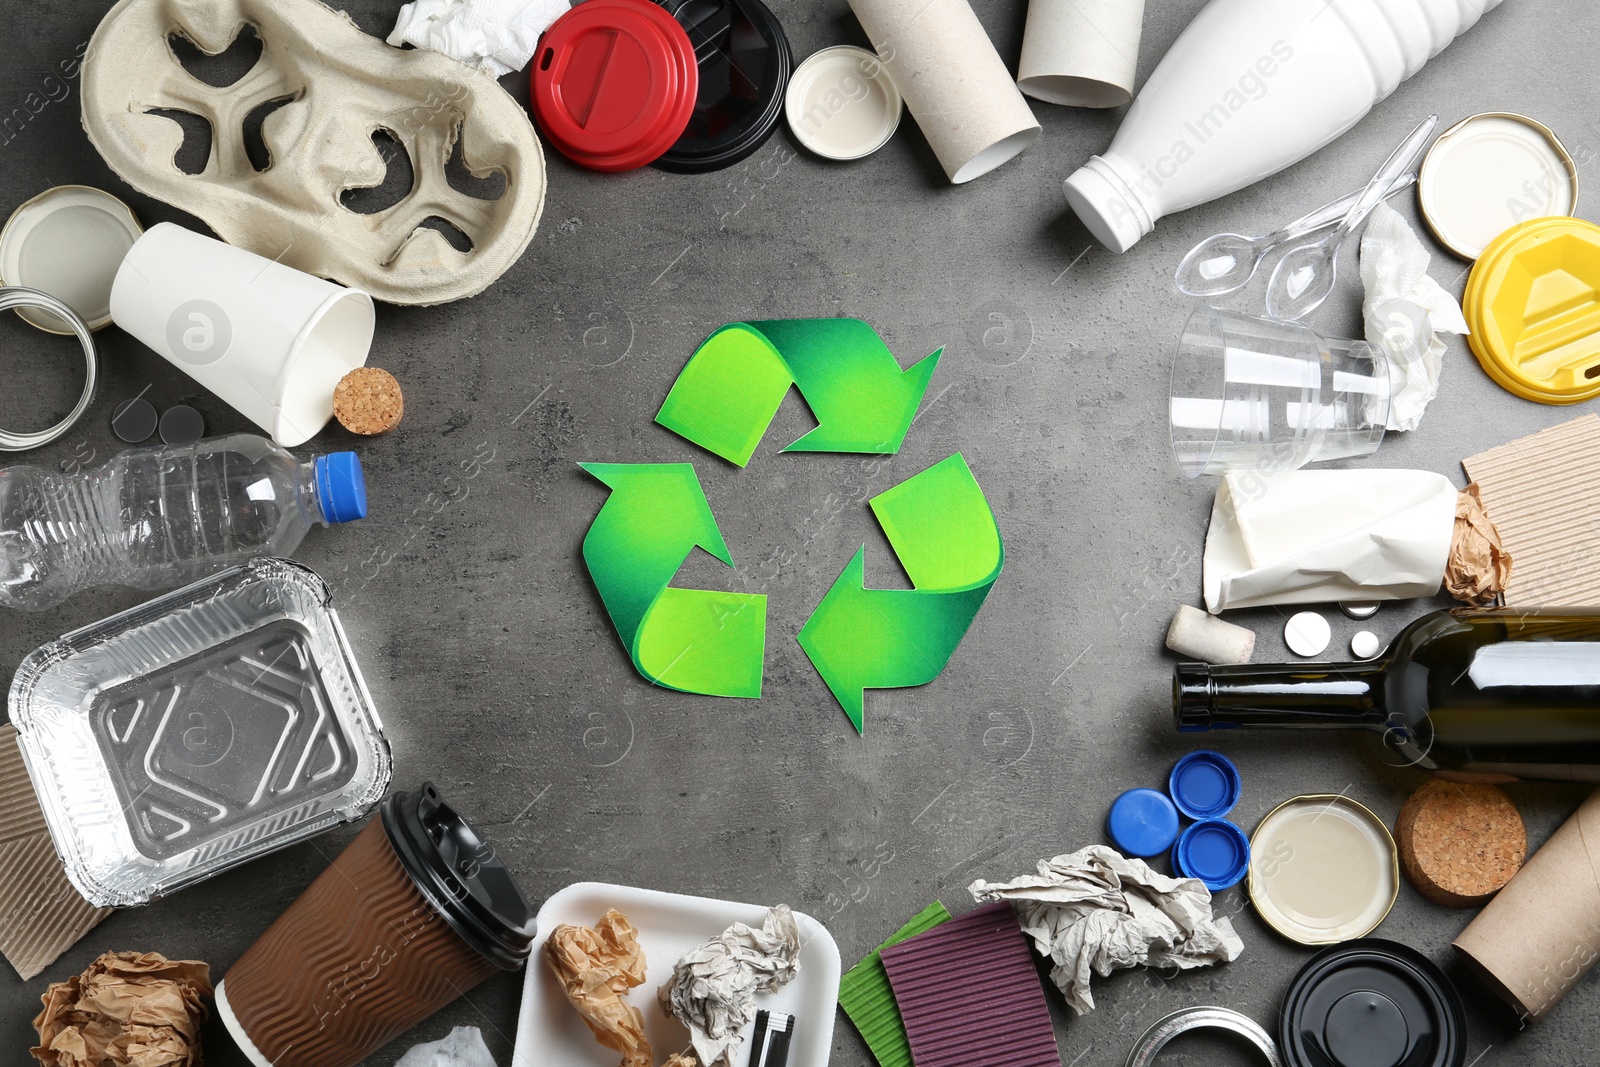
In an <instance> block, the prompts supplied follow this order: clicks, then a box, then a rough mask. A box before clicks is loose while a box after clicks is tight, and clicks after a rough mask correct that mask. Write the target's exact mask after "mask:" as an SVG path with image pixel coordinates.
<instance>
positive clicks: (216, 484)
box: [0, 434, 367, 611]
mask: <svg viewBox="0 0 1600 1067" xmlns="http://www.w3.org/2000/svg"><path fill="white" fill-rule="evenodd" d="M366 515H367V487H366V480H365V478H364V477H363V476H362V473H361V462H360V461H359V460H358V459H357V458H356V455H355V453H354V452H335V453H333V454H331V455H326V456H318V457H317V458H316V459H314V460H312V461H311V462H310V463H301V462H300V461H299V460H297V459H295V458H294V456H292V455H290V454H289V453H288V452H286V451H284V450H283V449H282V448H279V447H278V446H277V445H275V444H273V443H272V442H271V441H268V440H267V439H266V438H264V437H257V436H255V435H253V434H234V435H233V436H231V437H213V438H209V439H207V440H204V441H201V442H199V443H198V444H194V445H188V446H184V447H179V448H169V447H156V448H135V449H130V450H128V451H126V452H123V453H121V454H119V455H117V456H115V457H113V458H112V460H111V461H110V462H109V463H107V464H106V465H105V466H104V467H100V468H98V469H96V470H90V471H84V472H83V473H80V474H64V475H63V474H53V473H51V472H49V471H45V470H41V469H40V468H38V467H8V468H6V469H4V470H0V607H8V608H21V609H22V610H24V611H42V610H43V609H45V608H50V607H54V606H55V605H57V604H59V603H61V602H62V601H63V600H66V599H67V598H68V597H69V596H71V595H72V594H73V593H75V592H77V591H78V590H80V589H87V588H90V587H92V586H97V585H128V586H133V587H135V588H138V589H162V588H170V587H172V586H177V585H182V584H184V583H185V582H189V581H193V580H194V579H196V578H201V577H203V576H205V575H207V574H210V573H211V572H213V571H216V570H220V569H222V568H223V567H228V566H232V565H233V564H236V563H242V562H243V561H245V560H247V559H250V558H251V557H252V556H259V555H265V554H268V553H270V554H272V555H279V556H282V555H287V554H288V553H290V552H292V551H293V550H294V548H295V546H296V545H298V544H299V543H300V541H301V539H302V538H303V537H305V535H306V532H307V531H309V530H310V529H311V527H313V526H316V525H323V526H327V525H331V524H334V523H342V522H350V521H352V520H354V519H363V518H366Z"/></svg>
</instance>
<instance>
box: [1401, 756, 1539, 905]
mask: <svg viewBox="0 0 1600 1067" xmlns="http://www.w3.org/2000/svg"><path fill="white" fill-rule="evenodd" d="M1394 830H1395V833H1394V836H1395V842H1396V844H1397V845H1399V849H1400V866H1401V868H1402V869H1403V870H1404V871H1405V872H1406V879H1407V880H1408V881H1410V882H1411V884H1412V885H1413V886H1415V887H1416V889H1417V892H1419V893H1421V894H1422V895H1423V896H1425V897H1427V898H1428V899H1429V900H1431V901H1433V902H1434V903H1435V904H1443V905H1445V906H1447V907H1451V908H1473V907H1477V906H1478V905H1480V904H1483V903H1485V902H1486V901H1488V899H1489V898H1490V897H1492V896H1494V895H1495V893H1497V892H1499V891H1500V888H1501V887H1502V886H1504V885H1505V884H1506V883H1507V882H1509V881H1511V876H1512V875H1513V874H1516V873H1517V868H1519V867H1521V866H1522V861H1523V859H1524V858H1525V857H1526V856H1527V853H1528V834H1527V830H1526V829H1524V827H1523V825H1522V816H1521V815H1520V814H1518V813H1517V808H1516V805H1515V804H1513V803H1511V798H1510V797H1508V796H1506V795H1505V794H1504V793H1503V792H1501V791H1500V790H1499V789H1497V788H1495V787H1494V786H1492V785H1466V784H1462V783H1458V782H1444V781H1438V780H1435V781H1431V782H1429V783H1427V784H1426V785H1424V786H1423V787H1422V788H1421V789H1418V790H1417V791H1416V792H1415V793H1412V794H1411V797H1410V799H1409V800H1407V801H1406V803H1405V806H1404V807H1402V808H1401V809H1400V815H1399V818H1397V819H1396V820H1395V827H1394Z"/></svg>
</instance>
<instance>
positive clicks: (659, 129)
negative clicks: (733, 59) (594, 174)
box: [532, 0, 699, 171]
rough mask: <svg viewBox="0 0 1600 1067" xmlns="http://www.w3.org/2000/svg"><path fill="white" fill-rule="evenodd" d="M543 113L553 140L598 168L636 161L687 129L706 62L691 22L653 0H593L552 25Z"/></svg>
mask: <svg viewBox="0 0 1600 1067" xmlns="http://www.w3.org/2000/svg"><path fill="white" fill-rule="evenodd" d="M532 81H533V114H534V117H535V118H536V119H537V120H538V122H539V128H540V129H541V130H543V131H544V134H545V136H546V137H548V138H549V139H550V142H551V143H552V144H553V145H555V146H556V148H558V149H559V150H560V151H561V153H562V154H563V155H565V156H567V157H568V158H569V159H571V160H572V161H573V162H575V163H579V164H581V165H583V166H585V167H588V168H590V169H591V170H600V171H622V170H633V169H634V168H635V167H642V166H644V165H645V164H647V163H650V162H652V161H653V160H655V159H656V158H657V157H658V156H660V155H661V154H662V153H663V152H665V151H666V150H667V149H669V148H671V147H672V144H673V142H675V141H676V140H678V138H679V137H681V136H682V135H683V131H684V128H685V127H686V126H687V125H688V124H689V117H690V115H691V113H692V112H693V111H694V106H695V95H696V93H697V91H698V87H699V67H698V65H697V63H696V60H695V51H694V45H693V44H691V43H690V41H689V35H688V34H687V33H685V32H684V30H683V27H682V26H680V25H678V23H677V21H676V20H675V19H674V18H673V17H672V16H671V15H669V14H667V13H666V12H665V11H663V10H662V9H661V8H659V7H657V6H656V5H655V4H652V3H650V2H649V0H586V2H585V3H582V4H579V5H577V6H576V7H574V8H573V9H572V10H570V11H568V12H567V13H566V14H565V15H562V16H561V17H560V18H559V19H557V20H556V21H555V23H554V24H552V25H551V27H550V28H549V29H548V30H546V31H545V34H544V36H543V37H542V38H541V39H540V41H539V50H538V52H537V54H536V55H535V57H534V63H533V75H532Z"/></svg>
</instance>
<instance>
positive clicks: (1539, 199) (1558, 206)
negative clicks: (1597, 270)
mask: <svg viewBox="0 0 1600 1067" xmlns="http://www.w3.org/2000/svg"><path fill="white" fill-rule="evenodd" d="M1417 203H1418V205H1419V206H1420V208H1421V210H1422V217H1423V219H1424V220H1425V221H1426V222H1427V224H1428V228H1429V229H1430V230H1432V231H1433V235H1434V236H1435V237H1437V238H1438V239H1439V243H1440V244H1443V245H1444V246H1445V247H1446V248H1448V249H1450V251H1452V252H1454V253H1455V254H1456V255H1458V256H1461V257H1462V258H1463V259H1477V258H1478V257H1479V256H1481V255H1482V254H1483V250H1484V249H1485V248H1487V247H1488V246H1489V243H1490V242H1491V241H1493V240H1494V238H1495V237H1496V236H1497V235H1499V234H1500V233H1502V232H1504V231H1505V230H1507V229H1509V228H1510V227H1512V226H1515V225H1517V224H1518V223H1520V222H1526V221H1527V220H1529V219H1538V218H1547V217H1549V216H1553V215H1563V216H1570V215H1571V214H1572V213H1573V212H1574V211H1576V210H1577V207H1578V167H1577V164H1576V163H1574V162H1573V161H1572V156H1571V155H1570V154H1569V153H1568V152H1567V149H1566V146H1565V145H1563V144H1562V143H1561V139H1560V138H1559V137H1557V136H1556V135H1555V134H1554V133H1553V132H1552V131H1551V130H1550V128H1549V127H1547V126H1545V125H1544V124H1543V123H1540V122H1535V121H1534V120H1533V119H1530V118H1528V117H1527V116H1525V115H1515V114H1512V113H1510V112H1506V111H1493V112H1486V113H1484V114H1482V115H1473V116H1471V117H1469V118H1465V119H1462V120H1461V121H1460V122H1458V123H1456V124H1455V125H1454V126H1452V127H1450V128H1449V129H1448V130H1446V131H1444V133H1442V134H1440V135H1439V139H1438V140H1437V141H1435V142H1434V143H1433V147H1432V148H1430V149H1428V155H1427V157H1426V158H1424V159H1423V161H1422V167H1421V169H1420V170H1419V171H1418V173H1417Z"/></svg>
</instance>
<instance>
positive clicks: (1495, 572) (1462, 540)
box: [1444, 482, 1511, 605]
mask: <svg viewBox="0 0 1600 1067" xmlns="http://www.w3.org/2000/svg"><path fill="white" fill-rule="evenodd" d="M1509 581H1511V553H1509V552H1507V551H1506V546H1505V545H1504V544H1503V543H1502V542H1501V540H1500V531H1499V530H1497V529H1495V525H1494V522H1493V521H1492V520H1491V519H1490V518H1489V513H1488V512H1487V511H1485V510H1484V507H1483V497H1482V495H1481V494H1480V492H1479V490H1478V483H1477V482H1473V483H1472V484H1471V485H1469V486H1467V487H1466V488H1465V489H1463V490H1462V491H1461V494H1460V495H1459V496H1458V497H1456V528H1455V535H1454V536H1453V537H1452V538H1451V542H1450V560H1449V562H1447V563H1446V564H1445V568H1444V587H1445V589H1446V591H1448V592H1449V594H1450V595H1451V596H1453V597H1455V598H1456V599H1457V600H1464V601H1466V602H1467V603H1468V604H1474V605H1482V604H1488V603H1491V602H1493V601H1494V600H1496V599H1497V598H1498V597H1499V596H1500V594H1501V593H1503V592H1505V589H1506V583H1507V582H1509Z"/></svg>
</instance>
